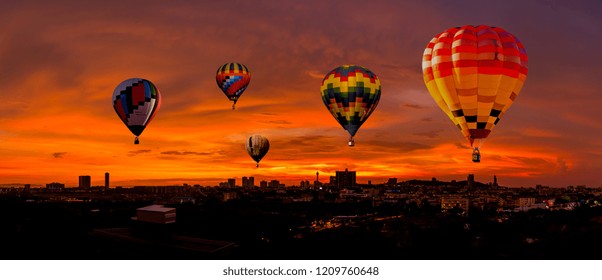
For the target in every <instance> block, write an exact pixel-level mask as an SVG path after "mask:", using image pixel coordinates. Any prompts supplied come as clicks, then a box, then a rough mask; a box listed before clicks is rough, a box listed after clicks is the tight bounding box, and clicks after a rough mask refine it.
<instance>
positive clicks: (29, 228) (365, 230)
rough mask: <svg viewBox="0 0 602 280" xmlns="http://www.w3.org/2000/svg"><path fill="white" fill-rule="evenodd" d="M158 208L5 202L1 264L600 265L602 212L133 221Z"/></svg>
mask: <svg viewBox="0 0 602 280" xmlns="http://www.w3.org/2000/svg"><path fill="white" fill-rule="evenodd" d="M149 204H152V202H151V201H136V202H131V201H128V202H126V201H122V202H120V201H109V200H106V201H85V202H81V201H80V202H65V201H60V202H49V201H31V200H29V201H26V200H24V199H20V198H13V197H10V198H7V197H3V198H1V199H0V240H2V250H0V258H1V259H5V260H7V259H11V260H34V259H52V260H70V259H90V260H97V259H109V260H124V259H158V260H164V259H167V260H170V259H257V260H262V259H292V260H295V259H353V260H364V259H367V260H377V259H394V260H406V259H412V260H447V259H449V260H472V259H492V260H499V259H520V260H530V259H541V260H550V259H559V260H581V259H592V258H594V259H598V258H599V257H598V255H597V254H596V253H595V252H598V251H600V250H601V249H602V238H600V236H602V207H589V206H587V207H586V206H584V207H578V208H575V209H573V210H556V211H550V210H545V209H535V210H530V211H528V212H512V213H497V212H495V211H483V210H471V211H470V212H469V215H463V214H461V213H460V212H458V213H454V211H452V212H451V213H441V211H440V209H438V208H436V207H428V206H423V207H416V205H413V206H412V205H379V206H374V205H372V204H371V203H369V202H354V203H330V202H319V203H314V202H297V203H287V204H283V203H279V202H266V201H262V202H252V201H245V200H238V201H228V202H215V203H212V202H207V203H204V204H202V205H198V204H192V203H184V204H174V205H166V206H169V207H175V208H176V209H177V222H176V223H175V224H170V225H153V224H144V223H140V222H136V221H133V220H131V217H132V216H135V215H136V208H138V207H142V206H146V205H149Z"/></svg>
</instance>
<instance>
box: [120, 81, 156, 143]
mask: <svg viewBox="0 0 602 280" xmlns="http://www.w3.org/2000/svg"><path fill="white" fill-rule="evenodd" d="M160 106H161V93H160V92H159V89H157V87H155V85H154V84H153V83H151V82H150V81H149V80H146V79H140V78H132V79H127V80H125V81H123V82H121V83H120V84H119V85H118V86H117V87H116V88H115V90H114V91H113V108H114V109H115V112H116V113H117V115H118V116H119V118H120V119H121V120H122V121H123V123H124V124H125V125H126V126H127V127H128V129H129V130H130V131H131V132H132V133H133V134H134V135H135V136H136V138H135V140H134V144H138V143H139V141H138V136H140V134H142V131H144V129H145V128H146V126H147V125H148V123H150V121H151V120H152V119H153V117H154V116H155V114H156V113H157V110H159V107H160Z"/></svg>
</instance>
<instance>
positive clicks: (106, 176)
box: [105, 172, 110, 191]
mask: <svg viewBox="0 0 602 280" xmlns="http://www.w3.org/2000/svg"><path fill="white" fill-rule="evenodd" d="M109 186H110V185H109V172H106V173H105V191H107V190H109Z"/></svg>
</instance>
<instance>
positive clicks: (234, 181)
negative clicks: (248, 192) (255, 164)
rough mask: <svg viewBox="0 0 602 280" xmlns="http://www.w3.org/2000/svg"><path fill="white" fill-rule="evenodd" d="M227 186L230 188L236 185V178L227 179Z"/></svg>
mask: <svg viewBox="0 0 602 280" xmlns="http://www.w3.org/2000/svg"><path fill="white" fill-rule="evenodd" d="M228 186H229V187H231V188H234V187H236V179H234V178H231V179H228Z"/></svg>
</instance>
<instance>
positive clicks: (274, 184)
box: [270, 180, 280, 188]
mask: <svg viewBox="0 0 602 280" xmlns="http://www.w3.org/2000/svg"><path fill="white" fill-rule="evenodd" d="M279 186H280V181H278V180H272V181H270V188H277V187H279Z"/></svg>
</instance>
